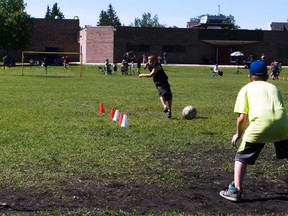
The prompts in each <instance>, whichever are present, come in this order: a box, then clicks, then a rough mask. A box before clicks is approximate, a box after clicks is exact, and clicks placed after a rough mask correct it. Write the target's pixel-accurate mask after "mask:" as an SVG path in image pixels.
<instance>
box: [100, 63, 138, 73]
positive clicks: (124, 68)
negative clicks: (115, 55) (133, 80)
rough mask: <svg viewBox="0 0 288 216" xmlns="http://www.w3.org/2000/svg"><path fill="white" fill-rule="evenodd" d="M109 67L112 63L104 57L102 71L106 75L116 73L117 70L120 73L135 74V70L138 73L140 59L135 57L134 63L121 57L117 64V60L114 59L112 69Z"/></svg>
mask: <svg viewBox="0 0 288 216" xmlns="http://www.w3.org/2000/svg"><path fill="white" fill-rule="evenodd" d="M111 68H112V65H111V63H110V62H109V59H106V60H105V62H104V73H105V74H106V75H111V74H117V72H118V70H120V71H121V74H122V75H135V72H136V73H137V74H140V68H141V61H140V59H137V62H136V63H135V62H134V61H131V62H129V63H128V62H127V61H126V60H125V59H123V60H122V62H121V63H120V65H118V63H117V61H114V62H113V71H112V69H111Z"/></svg>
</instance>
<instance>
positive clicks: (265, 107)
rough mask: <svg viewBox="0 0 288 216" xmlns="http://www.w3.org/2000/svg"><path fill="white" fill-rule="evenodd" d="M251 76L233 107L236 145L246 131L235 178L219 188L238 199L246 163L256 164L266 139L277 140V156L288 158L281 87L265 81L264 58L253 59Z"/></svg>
mask: <svg viewBox="0 0 288 216" xmlns="http://www.w3.org/2000/svg"><path fill="white" fill-rule="evenodd" d="M249 80H250V83H248V84H247V85H245V86H244V87H242V89H241V90H240V92H239V93H238V96H237V99H236V104H235V107H234V112H235V113H238V118H237V130H236V133H235V134H234V135H233V137H232V140H231V143H232V145H233V146H236V143H237V141H238V140H239V139H240V138H241V136H242V134H243V138H242V142H241V144H240V146H239V148H238V151H237V153H236V157H235V165H234V181H233V182H232V183H231V184H230V185H229V188H228V189H227V190H222V191H220V196H221V197H223V198H225V199H228V200H230V201H236V202H237V201H240V200H241V194H242V187H243V179H244V176H245V172H246V167H247V164H248V165H254V164H255V161H256V159H257V157H258V155H259V153H260V152H261V150H262V149H263V147H264V145H265V143H274V145H275V149H276V156H277V158H278V159H283V158H288V119H287V113H286V109H285V107H284V103H283V101H282V96H281V93H280V92H279V90H278V89H277V88H276V86H274V85H272V84H270V83H268V82H266V81H267V80H268V73H267V65H266V64H265V62H263V61H254V62H253V63H252V64H251V66H250V75H249ZM248 122H249V125H248V127H247V128H246V123H248ZM245 128H246V129H245Z"/></svg>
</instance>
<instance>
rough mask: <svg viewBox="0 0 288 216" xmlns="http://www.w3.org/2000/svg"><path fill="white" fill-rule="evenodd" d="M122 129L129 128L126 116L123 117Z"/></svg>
mask: <svg viewBox="0 0 288 216" xmlns="http://www.w3.org/2000/svg"><path fill="white" fill-rule="evenodd" d="M121 127H128V117H127V115H126V114H124V116H123V120H122V124H121Z"/></svg>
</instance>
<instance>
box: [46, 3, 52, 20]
mask: <svg viewBox="0 0 288 216" xmlns="http://www.w3.org/2000/svg"><path fill="white" fill-rule="evenodd" d="M50 17H51V9H50V7H49V5H47V9H46V14H45V19H49V18H50Z"/></svg>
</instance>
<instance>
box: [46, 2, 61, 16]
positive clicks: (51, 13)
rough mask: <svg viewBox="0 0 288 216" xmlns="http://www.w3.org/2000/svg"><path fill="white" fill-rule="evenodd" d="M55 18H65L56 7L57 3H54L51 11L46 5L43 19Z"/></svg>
mask: <svg viewBox="0 0 288 216" xmlns="http://www.w3.org/2000/svg"><path fill="white" fill-rule="evenodd" d="M55 17H59V19H64V18H65V16H64V14H63V13H62V12H61V10H60V7H58V3H54V5H53V6H52V9H51V10H50V8H49V5H47V10H46V15H45V18H46V19H55Z"/></svg>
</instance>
